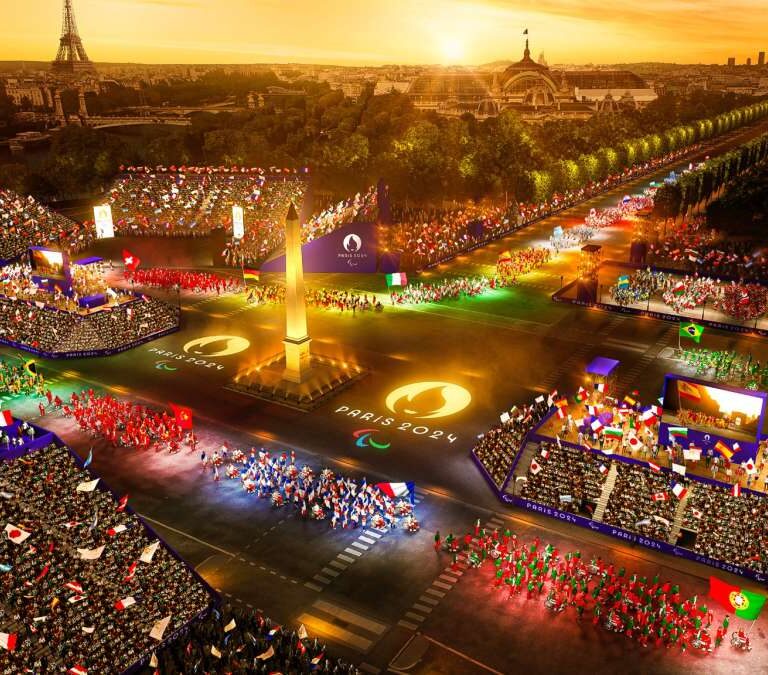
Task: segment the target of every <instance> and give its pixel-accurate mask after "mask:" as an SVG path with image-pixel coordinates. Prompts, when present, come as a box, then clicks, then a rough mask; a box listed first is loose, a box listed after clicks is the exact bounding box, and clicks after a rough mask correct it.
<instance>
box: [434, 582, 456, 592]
mask: <svg viewBox="0 0 768 675" xmlns="http://www.w3.org/2000/svg"><path fill="white" fill-rule="evenodd" d="M432 585H433V586H437V588H442V589H443V590H444V591H450V590H451V589H452V588H453V586H451V585H449V584H444V583H442V582H440V581H433V582H432Z"/></svg>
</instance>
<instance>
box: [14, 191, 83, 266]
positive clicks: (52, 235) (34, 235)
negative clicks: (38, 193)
mask: <svg viewBox="0 0 768 675" xmlns="http://www.w3.org/2000/svg"><path fill="white" fill-rule="evenodd" d="M95 236H96V230H95V227H94V226H93V224H92V223H83V224H82V225H80V224H79V223H76V222H75V221H73V220H70V219H69V218H66V217H64V216H62V215H60V214H58V213H56V212H55V211H52V210H50V209H49V208H48V207H46V206H43V205H42V204H41V203H40V202H38V201H36V200H35V199H34V198H33V197H22V196H21V195H18V194H16V193H15V192H12V191H11V190H5V189H2V188H0V260H14V259H15V258H17V257H18V256H20V255H21V254H22V253H24V252H25V251H26V250H27V249H28V248H29V247H30V246H54V247H58V248H63V249H67V250H69V252H70V253H76V252H77V251H80V250H82V249H84V248H85V247H86V246H88V245H90V244H91V242H92V241H93V240H94V238H95Z"/></svg>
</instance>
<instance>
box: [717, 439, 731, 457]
mask: <svg viewBox="0 0 768 675" xmlns="http://www.w3.org/2000/svg"><path fill="white" fill-rule="evenodd" d="M715 450H717V451H718V452H719V453H720V454H721V455H722V456H723V457H725V458H726V459H727V460H730V459H731V457H733V450H731V449H730V448H729V447H728V446H727V445H726V444H725V443H723V442H722V441H718V442H717V443H715Z"/></svg>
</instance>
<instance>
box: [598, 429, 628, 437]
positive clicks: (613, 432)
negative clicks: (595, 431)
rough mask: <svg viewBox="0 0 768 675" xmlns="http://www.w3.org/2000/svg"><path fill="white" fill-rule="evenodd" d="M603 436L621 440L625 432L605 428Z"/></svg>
mask: <svg viewBox="0 0 768 675" xmlns="http://www.w3.org/2000/svg"><path fill="white" fill-rule="evenodd" d="M603 435H605V436H612V437H613V438H621V437H622V436H624V432H623V431H622V430H621V429H619V428H618V427H605V429H603Z"/></svg>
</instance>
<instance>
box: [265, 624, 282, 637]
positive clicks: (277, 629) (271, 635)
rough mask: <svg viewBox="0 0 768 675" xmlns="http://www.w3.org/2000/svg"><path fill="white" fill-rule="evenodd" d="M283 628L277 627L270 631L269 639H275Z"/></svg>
mask: <svg viewBox="0 0 768 675" xmlns="http://www.w3.org/2000/svg"><path fill="white" fill-rule="evenodd" d="M281 628H282V626H275V627H274V628H273V629H272V630H270V631H269V633H267V637H268V638H269V639H272V638H273V637H275V635H277V633H278V632H279V631H280V629H281Z"/></svg>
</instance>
